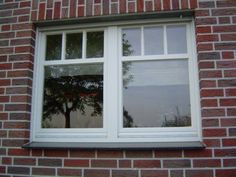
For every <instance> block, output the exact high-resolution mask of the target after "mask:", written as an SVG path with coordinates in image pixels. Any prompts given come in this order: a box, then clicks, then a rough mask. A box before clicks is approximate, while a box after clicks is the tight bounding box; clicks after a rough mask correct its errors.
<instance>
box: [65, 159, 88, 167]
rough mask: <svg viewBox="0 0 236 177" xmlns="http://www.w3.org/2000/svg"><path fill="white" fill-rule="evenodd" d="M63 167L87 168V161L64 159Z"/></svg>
mask: <svg viewBox="0 0 236 177" xmlns="http://www.w3.org/2000/svg"><path fill="white" fill-rule="evenodd" d="M64 166H65V167H89V160H88V159H83V160H82V159H65V161H64Z"/></svg>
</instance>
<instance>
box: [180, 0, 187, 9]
mask: <svg viewBox="0 0 236 177" xmlns="http://www.w3.org/2000/svg"><path fill="white" fill-rule="evenodd" d="M188 6H189V3H188V0H181V9H188Z"/></svg>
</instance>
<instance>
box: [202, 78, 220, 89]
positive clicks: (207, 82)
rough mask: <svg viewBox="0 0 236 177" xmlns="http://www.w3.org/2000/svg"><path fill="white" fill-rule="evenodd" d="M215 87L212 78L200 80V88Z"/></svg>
mask: <svg viewBox="0 0 236 177" xmlns="http://www.w3.org/2000/svg"><path fill="white" fill-rule="evenodd" d="M212 87H216V81H214V80H201V81H200V88H212Z"/></svg>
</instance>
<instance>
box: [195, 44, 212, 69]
mask: <svg viewBox="0 0 236 177" xmlns="http://www.w3.org/2000/svg"><path fill="white" fill-rule="evenodd" d="M212 49H213V45H212V44H211V43H208V44H198V45H197V50H198V51H199V52H200V51H211V50H212ZM200 69H201V68H200Z"/></svg>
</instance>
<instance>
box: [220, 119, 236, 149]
mask: <svg viewBox="0 0 236 177" xmlns="http://www.w3.org/2000/svg"><path fill="white" fill-rule="evenodd" d="M235 122H236V121H235ZM222 144H223V146H225V147H229V146H236V138H227V139H223V140H222Z"/></svg>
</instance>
